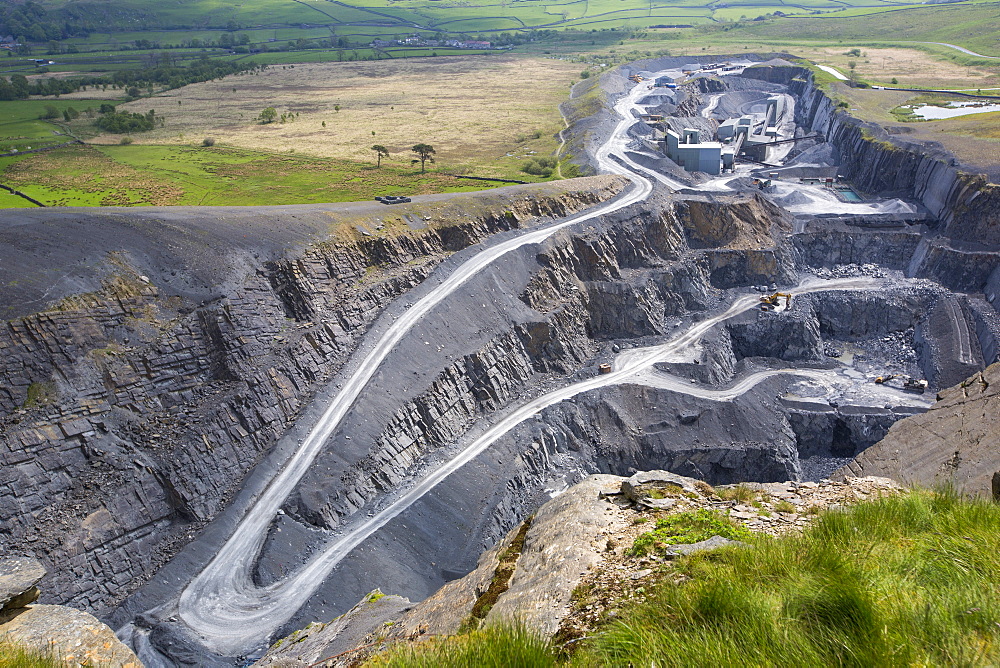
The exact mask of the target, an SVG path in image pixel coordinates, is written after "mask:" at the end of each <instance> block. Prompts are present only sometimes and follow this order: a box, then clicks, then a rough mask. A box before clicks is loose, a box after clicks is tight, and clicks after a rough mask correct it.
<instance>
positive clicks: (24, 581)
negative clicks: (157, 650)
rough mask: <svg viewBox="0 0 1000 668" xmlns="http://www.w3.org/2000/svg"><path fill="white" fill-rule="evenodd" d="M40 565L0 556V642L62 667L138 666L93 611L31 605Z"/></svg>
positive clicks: (40, 568) (108, 667)
mask: <svg viewBox="0 0 1000 668" xmlns="http://www.w3.org/2000/svg"><path fill="white" fill-rule="evenodd" d="M44 576H45V568H44V567H42V565H41V564H40V563H39V562H38V561H36V560H34V559H29V558H27V557H13V558H7V559H3V560H0V605H2V607H0V642H4V643H9V644H11V645H14V646H15V647H23V648H25V649H26V650H28V651H29V652H32V653H37V654H40V655H43V656H46V657H51V658H52V659H53V660H55V661H60V662H62V663H63V664H65V665H66V666H102V667H105V668H142V664H141V663H140V662H139V659H138V658H136V656H135V654H133V653H132V650H130V649H129V648H128V647H126V646H125V645H123V644H122V643H121V642H120V641H119V640H118V638H116V637H115V634H114V631H112V630H111V629H110V628H109V627H108V626H107V625H106V624H102V623H101V622H100V621H98V620H97V618H96V617H94V616H93V615H90V614H87V613H86V612H81V611H79V610H75V609H73V608H68V607H65V606H62V605H32V603H33V602H34V601H35V600H36V599H37V598H38V587H36V585H37V584H38V582H39V581H40V580H41V579H42V578H43V577H44Z"/></svg>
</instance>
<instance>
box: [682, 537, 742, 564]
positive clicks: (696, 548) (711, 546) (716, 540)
mask: <svg viewBox="0 0 1000 668" xmlns="http://www.w3.org/2000/svg"><path fill="white" fill-rule="evenodd" d="M727 545H741V546H746V543H741V542H740V541H738V540H730V539H729V538H723V537H722V536H712V537H711V538H709V539H708V540H703V541H699V542H697V543H688V544H687V545H671V546H670V547H669V548H667V551H666V553H665V554H664V556H665V557H666V558H667V559H673V558H674V557H680V556H683V555H688V554H695V553H696V552H709V551H711V550H718V549H719V548H720V547H726V546H727Z"/></svg>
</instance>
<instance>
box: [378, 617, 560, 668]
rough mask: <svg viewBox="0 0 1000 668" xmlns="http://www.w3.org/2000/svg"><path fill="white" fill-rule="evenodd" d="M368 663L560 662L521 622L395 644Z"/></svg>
mask: <svg viewBox="0 0 1000 668" xmlns="http://www.w3.org/2000/svg"><path fill="white" fill-rule="evenodd" d="M366 665H368V666H386V667H395V666H412V667H414V668H423V667H426V668H431V667H434V668H439V667H441V666H475V667H476V668H509V667H510V666H518V668H536V667H537V668H543V667H547V666H555V665H557V661H556V658H555V652H554V651H553V649H552V647H551V645H550V644H549V643H548V642H547V641H545V640H542V639H541V638H539V637H538V636H536V635H534V634H533V633H531V632H530V631H528V630H527V629H525V628H524V627H523V626H521V625H516V626H499V625H498V626H489V627H486V628H483V629H478V630H475V631H470V632H469V633H464V634H460V635H457V636H450V637H447V638H430V639H429V640H426V641H424V642H421V643H417V644H413V645H395V646H394V647H393V648H391V649H390V650H388V651H386V652H384V653H382V654H378V655H376V656H375V657H374V658H373V659H371V660H369V662H368V663H367V664H366Z"/></svg>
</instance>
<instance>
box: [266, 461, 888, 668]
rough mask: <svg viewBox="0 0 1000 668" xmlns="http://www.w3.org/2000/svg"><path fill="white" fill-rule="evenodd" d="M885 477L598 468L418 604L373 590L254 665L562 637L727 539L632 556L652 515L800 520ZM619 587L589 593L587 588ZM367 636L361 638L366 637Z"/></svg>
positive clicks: (761, 524) (883, 482) (770, 528)
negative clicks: (406, 647)
mask: <svg viewBox="0 0 1000 668" xmlns="http://www.w3.org/2000/svg"><path fill="white" fill-rule="evenodd" d="M900 489H901V488H900V487H899V486H898V485H897V484H896V483H894V482H893V481H891V480H888V479H885V478H847V479H845V480H843V481H840V482H832V481H824V482H821V483H809V482H807V483H795V482H784V483H763V484H762V483H748V484H745V485H742V486H739V490H738V493H737V490H736V488H735V487H733V486H728V487H719V488H716V489H713V488H712V487H710V486H709V485H706V484H705V483H704V482H701V481H698V480H694V479H692V478H685V477H683V476H678V475H675V474H672V473H669V472H666V471H647V472H640V473H637V474H635V475H633V476H632V477H631V478H623V477H620V476H612V475H594V476H590V477H589V478H587V479H586V480H584V481H583V482H581V483H579V484H578V485H575V486H573V487H571V488H570V489H569V490H568V491H566V492H564V493H563V494H561V495H560V496H558V497H556V498H555V499H552V500H551V501H549V502H548V503H546V504H545V505H543V506H542V507H541V508H540V509H539V510H538V512H537V513H536V514H535V515H534V517H533V518H531V519H529V520H528V521H526V522H525V523H524V524H522V525H521V526H520V527H518V528H515V529H514V530H513V531H511V532H510V534H508V536H507V537H506V538H505V539H504V540H502V541H501V542H500V543H499V544H497V545H496V546H495V547H493V548H492V549H490V550H489V551H487V552H486V553H484V554H483V556H482V557H481V558H480V560H479V564H478V565H477V567H476V569H475V570H473V571H472V572H471V573H469V574H468V575H466V576H465V577H463V578H461V579H459V580H455V581H454V582H450V583H448V584H447V585H445V586H444V587H442V588H441V589H440V590H438V591H437V592H436V593H435V594H434V595H432V596H430V597H429V598H427V599H426V600H424V601H422V602H420V603H418V604H416V605H411V604H410V603H409V602H408V601H406V600H405V599H402V598H400V597H396V596H383V595H382V593H381V592H378V591H377V590H376V591H375V592H373V593H372V594H371V595H369V596H368V597H367V598H366V599H365V600H362V601H361V602H359V603H358V605H356V606H355V607H354V608H353V609H351V610H350V611H349V612H347V613H346V614H344V615H342V616H341V617H338V618H337V619H335V620H333V621H332V622H330V623H329V624H314V625H310V626H309V627H307V628H305V629H302V630H300V631H296V632H295V633H294V634H292V635H291V636H289V637H287V638H284V639H282V640H280V641H278V642H277V643H275V645H274V646H273V647H272V648H271V649H270V650H269V651H268V652H267V654H265V656H264V657H263V658H262V659H261V660H260V661H259V662H258V663H257V664H255V665H257V666H288V667H291V666H310V665H311V666H340V665H350V664H352V663H353V662H355V661H357V660H358V659H359V658H361V657H363V656H365V655H367V654H371V653H372V652H375V651H377V650H379V649H381V648H384V647H385V646H387V645H388V644H390V643H392V642H407V641H415V640H419V639H421V638H424V637H430V636H434V635H450V634H454V633H456V632H458V631H460V630H461V629H463V628H469V627H470V626H476V625H479V624H483V623H486V624H488V623H491V622H502V621H514V620H517V621H520V622H522V623H524V624H525V625H526V626H527V627H529V628H531V629H533V630H534V631H535V632H537V633H539V634H541V635H544V636H546V637H553V636H555V637H556V638H557V640H562V641H566V640H570V639H572V638H575V637H580V636H582V635H585V634H586V632H587V630H588V629H589V628H591V627H592V625H593V624H595V623H596V622H597V620H598V619H600V618H601V617H602V615H604V614H605V613H606V612H607V611H608V610H609V609H612V608H613V607H614V606H616V605H617V604H618V603H619V602H620V601H621V600H622V599H624V598H627V597H634V596H641V593H642V590H641V584H642V580H643V579H644V578H646V577H647V576H649V575H651V574H652V572H653V571H652V568H651V567H652V566H654V565H655V563H656V562H659V561H663V560H668V559H672V558H674V557H675V556H677V555H679V554H684V553H690V552H691V551H695V550H705V549H717V548H718V547H720V546H722V545H727V544H730V543H731V542H732V541H728V540H725V539H721V538H719V537H718V536H716V537H715V538H713V539H709V540H706V541H703V542H702V543H697V544H693V545H683V546H675V547H672V548H670V549H667V550H664V551H663V552H662V553H658V554H656V555H649V556H638V557H633V556H629V555H628V553H627V552H628V550H629V548H631V546H632V544H633V542H634V540H635V538H636V537H637V536H638V535H639V534H641V533H643V532H645V531H648V530H649V528H651V527H650V525H649V524H647V522H648V521H649V520H650V519H651V518H656V517H663V516H666V515H668V514H672V513H677V512H684V511H691V510H698V509H710V510H714V511H717V512H719V513H721V514H725V515H728V516H729V517H730V518H731V519H732V520H734V521H736V522H738V523H739V524H741V525H742V526H744V527H745V528H747V529H749V530H750V531H754V532H760V533H767V534H770V535H782V534H786V533H791V532H796V531H801V530H802V529H803V528H804V527H805V526H807V525H808V524H809V523H811V522H812V521H813V519H814V518H815V517H816V516H817V514H818V513H819V512H820V511H821V510H825V509H834V508H839V507H842V506H844V505H847V504H850V503H854V502H856V501H858V500H862V499H867V498H875V497H878V496H881V495H885V494H893V493H896V492H897V491H899V490H900ZM585 591H586V592H605V593H609V592H610V593H612V594H614V595H613V596H605V597H603V598H602V597H600V596H597V597H592V596H587V597H584V596H582V595H581V592H585ZM359 639H360V640H359Z"/></svg>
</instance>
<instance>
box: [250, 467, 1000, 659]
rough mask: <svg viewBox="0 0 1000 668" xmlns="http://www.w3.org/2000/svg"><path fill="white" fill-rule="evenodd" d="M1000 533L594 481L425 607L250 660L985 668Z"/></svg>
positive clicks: (939, 499) (882, 505) (774, 489)
mask: <svg viewBox="0 0 1000 668" xmlns="http://www.w3.org/2000/svg"><path fill="white" fill-rule="evenodd" d="M651 527H653V530H652V531H650V530H649V529H650V528H651ZM996 527H1000V509H997V507H996V506H993V505H990V504H986V503H981V502H979V503H977V502H968V501H961V500H960V499H958V498H957V497H954V496H948V495H937V494H934V493H929V492H915V491H911V492H903V490H901V489H900V488H899V487H897V486H896V485H895V484H894V483H892V482H891V481H888V480H886V479H878V478H848V479H847V480H846V481H844V482H840V483H833V482H825V483H820V484H815V483H806V484H798V485H797V484H794V483H784V484H770V485H744V486H737V487H722V488H716V489H712V488H710V487H708V486H706V485H705V484H704V483H702V482H700V481H695V480H691V479H685V478H680V477H677V476H672V475H670V474H667V473H665V472H656V471H654V472H646V473H639V474H636V475H634V476H632V477H631V478H629V479H623V478H617V477H614V476H596V477H593V478H589V479H587V480H586V481H584V482H582V483H580V484H578V485H576V486H575V487H572V488H571V489H570V490H568V491H567V492H565V493H564V494H562V495H561V496H559V497H557V498H556V499H553V500H552V501H550V502H548V503H546V504H545V505H543V506H542V507H541V508H540V509H539V510H538V512H537V513H536V514H535V515H534V516H533V517H532V518H530V519H529V520H528V521H527V522H525V524H524V525H522V526H521V527H520V528H519V529H515V530H514V531H512V532H511V534H510V535H508V537H507V538H506V539H505V540H504V541H502V542H501V543H500V544H499V545H497V546H496V547H495V548H493V549H492V550H490V551H489V552H487V553H486V554H484V555H483V557H482V558H481V559H480V562H479V565H478V568H477V569H476V570H475V571H473V572H472V573H470V574H469V575H468V576H466V577H464V578H462V579H461V580H457V581H455V582H452V583H449V584H448V585H445V587H443V588H442V589H441V590H439V591H438V592H437V593H436V594H434V595H433V596H431V597H430V598H428V599H427V600H425V601H423V602H421V603H419V604H416V605H413V606H412V607H411V606H410V604H409V603H408V602H407V601H405V600H403V599H399V598H398V597H393V596H384V595H383V594H382V593H381V592H379V591H376V592H373V593H372V594H371V595H370V596H368V597H367V598H366V599H365V600H362V601H361V602H360V603H359V604H358V605H357V606H356V607H355V608H354V609H352V610H351V611H350V612H348V613H347V614H345V615H344V616H343V617H340V618H338V619H336V620H334V621H333V622H331V623H330V624H317V625H311V626H310V627H308V628H306V629H303V630H301V631H297V632H296V633H294V634H293V635H291V636H289V637H288V638H285V639H283V640H281V641H279V642H278V643H276V644H275V645H274V646H273V647H272V648H271V649H270V650H269V652H268V653H267V654H266V655H265V656H264V658H263V659H261V660H260V661H259V662H257V663H256V664H255V665H256V666H261V667H265V666H284V667H291V666H306V665H313V666H346V665H358V664H359V662H363V664H364V665H368V666H434V665H481V666H498V667H499V666H505V665H512V664H518V665H533V666H549V665H551V666H555V665H581V666H592V665H649V664H650V663H651V662H652V663H654V664H655V665H662V666H699V665H706V663H708V664H710V665H731V664H748V663H749V664H753V665H776V666H777V665H792V664H794V665H803V666H822V665H830V664H831V663H833V664H839V663H852V662H854V661H857V662H860V663H862V664H866V665H894V664H896V665H898V664H899V663H907V664H910V663H921V664H929V665H954V664H956V663H962V664H965V665H991V664H992V663H994V662H995V661H996V660H997V658H998V656H1000V654H998V653H1000V642H998V641H1000V631H998V630H997V627H998V624H995V622H996V621H997V619H998V617H1000V598H998V597H997V595H996V593H995V592H991V591H989V588H988V587H987V588H984V586H983V585H984V583H985V582H988V581H991V579H992V577H994V574H995V573H996V572H997V570H998V568H1000V563H998V559H997V557H996V554H997V553H996V547H998V546H1000V545H998V543H997V533H996ZM720 535H722V536H729V537H730V538H724V537H720ZM732 538H735V539H737V540H732ZM942 552H944V553H945V554H947V555H948V558H947V559H941V558H939V557H938V556H936V555H938V554H940V553H942ZM931 610H932V612H930V613H929V614H928V612H929V611H931ZM929 616H930V619H928V617H929ZM359 638H361V640H360V641H359V640H358V639H359Z"/></svg>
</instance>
